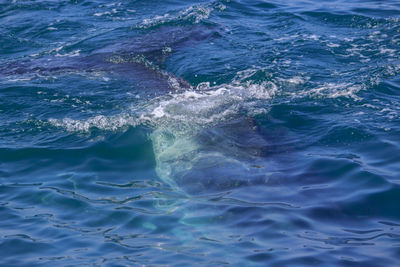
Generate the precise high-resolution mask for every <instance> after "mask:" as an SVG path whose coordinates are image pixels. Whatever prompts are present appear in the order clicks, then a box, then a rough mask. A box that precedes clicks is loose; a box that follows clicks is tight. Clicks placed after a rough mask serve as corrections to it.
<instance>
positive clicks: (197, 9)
mask: <svg viewBox="0 0 400 267" xmlns="http://www.w3.org/2000/svg"><path fill="white" fill-rule="evenodd" d="M212 10H213V8H212V7H211V6H201V5H197V6H190V7H188V8H187V9H185V10H182V11H179V12H178V13H176V14H170V13H165V14H164V15H158V16H155V17H153V18H150V19H144V20H143V21H142V23H141V24H140V25H138V26H137V27H138V28H142V29H147V28H152V27H155V26H160V25H163V24H168V23H174V22H179V21H187V22H190V23H193V24H198V23H200V22H201V21H203V20H205V19H208V18H209V17H210V14H211V12H212Z"/></svg>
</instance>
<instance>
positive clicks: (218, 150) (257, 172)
mask: <svg viewBox="0 0 400 267" xmlns="http://www.w3.org/2000/svg"><path fill="white" fill-rule="evenodd" d="M212 38H218V32H217V31H215V30H214V29H209V28H207V27H194V28H192V29H190V30H187V29H184V28H179V27H174V28H168V27H161V28H159V29H156V30H155V31H153V32H152V33H150V34H146V35H144V36H143V37H142V38H138V39H137V40H129V41H126V42H122V43H118V44H110V46H107V47H103V48H101V49H98V50H95V51H92V52H91V53H89V54H88V55H84V56H81V55H79V56H74V57H57V56H54V55H51V54H49V55H47V54H44V55H41V56H39V57H33V58H29V59H25V60H20V61H18V62H11V63H9V64H7V65H5V66H3V67H2V68H1V69H0V75H1V76H3V77H10V76H24V75H25V76H26V75H39V76H46V75H49V76H50V75H53V74H55V73H57V74H58V73H74V72H76V71H80V72H83V71H84V72H89V73H90V72H98V71H102V72H112V73H117V74H118V75H123V76H124V77H127V78H128V79H129V80H130V82H131V83H132V84H134V86H135V87H136V88H138V90H139V91H145V92H146V95H147V98H144V99H142V100H141V105H139V106H140V108H136V107H135V108H133V109H132V110H131V111H129V116H131V117H134V118H135V121H136V122H137V124H145V125H148V126H149V128H150V129H151V133H150V134H149V138H150V140H151V142H152V146H153V152H154V160H155V164H156V168H155V169H156V173H157V175H158V177H159V178H160V179H161V180H162V181H163V182H164V183H167V184H168V185H169V186H171V187H173V188H174V189H176V190H178V191H180V192H183V193H184V194H189V195H203V194H212V193H216V192H224V191H227V190H230V189H232V188H234V187H239V186H254V185H260V184H265V183H267V182H268V177H269V174H268V173H267V168H266V167H267V166H265V160H264V159H265V158H266V157H268V153H273V151H272V150H273V145H271V143H270V142H268V141H267V140H266V138H265V137H264V136H263V135H262V134H260V131H261V130H260V127H259V123H258V121H257V114H256V113H254V112H252V111H254V110H256V107H257V108H258V109H260V108H259V107H258V106H259V104H260V102H262V103H263V105H264V106H265V103H266V102H267V101H269V99H270V98H271V95H272V93H271V91H273V90H274V88H272V87H271V86H268V84H267V85H262V86H261V85H254V84H250V83H248V82H241V81H235V82H233V83H231V84H222V85H218V86H210V85H209V84H207V83H202V84H200V85H198V86H197V87H194V86H192V85H191V84H190V83H189V82H187V81H186V80H184V79H182V78H178V77H176V76H175V75H174V74H172V73H170V72H168V71H166V70H164V69H163V67H162V66H163V63H164V61H165V59H166V58H167V57H168V56H169V55H170V54H172V53H174V51H179V49H180V48H182V47H186V46H190V45H193V44H196V43H198V42H204V41H208V40H210V39H212ZM104 101H105V102H106V101H107V99H104ZM253 113H254V114H253ZM110 119H111V120H112V117H110ZM56 125H58V126H59V125H60V124H56ZM61 127H62V126H61ZM271 151H272V152H271ZM226 169H229V170H230V172H229V174H228V173H226V172H225V171H224V170H226ZM232 173H234V174H235V175H232Z"/></svg>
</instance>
